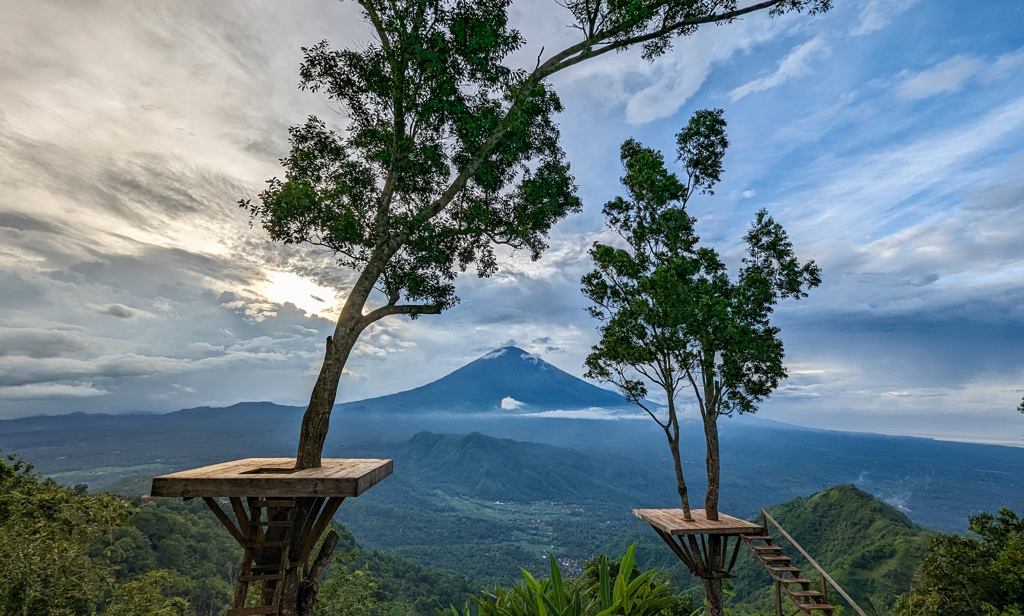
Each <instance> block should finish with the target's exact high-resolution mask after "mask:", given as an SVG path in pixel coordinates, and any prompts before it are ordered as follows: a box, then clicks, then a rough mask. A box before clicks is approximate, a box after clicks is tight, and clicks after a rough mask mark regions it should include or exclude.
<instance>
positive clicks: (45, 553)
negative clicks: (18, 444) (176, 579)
mask: <svg viewBox="0 0 1024 616" xmlns="http://www.w3.org/2000/svg"><path fill="white" fill-rule="evenodd" d="M84 488H85V486H80V487H79V488H77V489H73V488H69V487H67V486H62V485H60V484H58V483H56V482H54V481H53V480H52V479H46V480H40V478H39V476H38V475H37V474H36V473H34V472H33V471H32V466H31V465H30V464H27V463H25V462H24V461H23V460H21V459H20V458H18V457H17V456H14V455H8V456H6V459H4V458H0V580H3V583H2V584H0V614H3V615H5V616H6V615H8V614H10V615H11V616H14V615H21V614H34V615H36V614H37V615H39V616H50V615H53V616H57V615H64V614H91V613H93V610H95V609H96V608H97V607H98V606H99V605H101V603H102V600H103V598H104V595H105V594H106V593H108V592H110V590H111V589H112V588H113V587H114V576H113V568H112V567H111V566H110V563H109V562H107V561H105V560H103V559H98V558H90V554H89V551H90V548H92V547H94V545H95V544H98V543H102V544H104V545H105V544H107V541H105V540H106V539H108V538H109V537H110V536H111V534H112V532H113V531H114V530H115V529H117V528H120V527H124V526H126V525H127V524H128V522H129V519H130V516H131V506H130V505H129V504H128V503H126V502H124V501H123V500H121V499H119V498H116V497H114V496H88V495H86V493H85V489H84Z"/></svg>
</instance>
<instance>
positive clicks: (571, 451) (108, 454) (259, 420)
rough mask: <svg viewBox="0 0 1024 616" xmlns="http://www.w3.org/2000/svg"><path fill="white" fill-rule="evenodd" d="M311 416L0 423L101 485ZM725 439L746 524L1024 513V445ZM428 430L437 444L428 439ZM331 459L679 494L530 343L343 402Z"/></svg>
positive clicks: (18, 444) (515, 492) (694, 485)
mask: <svg viewBox="0 0 1024 616" xmlns="http://www.w3.org/2000/svg"><path fill="white" fill-rule="evenodd" d="M503 400H504V401H505V404H504V407H505V408H502V401H503ZM301 417H302V409H301V408H297V407H284V406H279V405H275V404H271V403H268V402H251V403H241V404H236V405H233V406H231V407H227V408H196V409H187V410H182V411H177V412H173V413H168V414H164V415H141V414H139V415H103V414H94V415H86V414H81V413H78V414H71V415H61V416H39V417H30V418H23V419H17V420H7V421H0V449H3V450H4V452H6V453H10V452H15V453H18V454H20V455H22V456H23V457H24V458H25V459H27V460H29V461H31V462H34V463H35V464H36V466H37V468H38V470H40V471H41V472H43V473H45V474H47V475H51V476H53V477H55V478H56V479H58V480H59V481H63V482H66V483H87V484H89V485H90V486H91V487H93V488H98V487H103V486H106V485H109V484H111V483H112V482H115V481H117V480H120V479H123V478H125V477H128V476H138V475H142V476H150V477H151V476H153V475H155V474H160V473H164V472H168V471H171V470H180V469H183V468H189V467H194V466H199V465H203V464H210V463H213V462H219V461H224V460H228V459H235V458H242V457H263V456H293V455H294V454H295V446H296V442H297V439H298V434H299V424H300V422H301ZM585 417H592V418H600V420H597V419H585ZM721 430H722V435H721V445H722V464H723V469H722V476H723V481H724V485H723V491H722V499H723V500H722V507H723V510H725V511H727V512H732V513H734V514H737V515H752V514H753V513H756V511H757V509H758V507H761V506H764V505H765V504H767V503H776V502H780V501H784V500H787V499H790V498H794V497H797V496H803V495H806V494H809V493H811V492H815V491H817V490H821V489H824V488H826V487H828V486H831V485H836V484H851V483H852V484H856V485H857V486H859V487H861V488H863V489H865V490H867V491H869V492H871V493H873V494H875V495H877V496H879V497H880V498H882V499H884V500H885V501H886V502H888V503H890V504H892V505H895V506H898V507H899V508H900V509H901V510H902V511H904V512H906V513H907V514H908V515H910V516H911V518H912V519H914V520H915V521H916V522H918V523H920V524H923V525H925V526H930V527H933V528H939V529H944V530H963V529H964V528H965V525H966V520H967V516H968V515H970V514H974V513H978V512H980V511H985V510H987V511H994V510H996V509H998V508H999V507H1003V506H1005V507H1010V508H1013V509H1016V510H1018V511H1024V470H1022V469H1024V449H1018V448H1009V447H997V446H989V445H973V444H965V443H948V442H940V441H933V440H930V439H918V438H908V437H889V436H881V435H873V434H854V433H844V432H834V431H827V430H811V429H806V428H799V427H796V426H789V425H786V424H780V423H776V422H770V421H763V420H758V419H757V418H756V417H755V418H746V419H741V420H737V419H727V420H723V421H722V426H721ZM424 431H426V432H430V433H433V435H431V436H424V435H420V436H417V434H418V433H420V432H424ZM472 433H478V434H476V435H472ZM442 434H444V435H449V436H443V437H442V436H441V435H442ZM451 435H458V436H451ZM467 435H469V436H467ZM488 439H490V440H488ZM682 441H683V457H684V461H685V466H684V470H685V472H686V476H687V479H688V482H689V483H690V486H691V492H692V493H693V494H694V495H695V497H694V500H695V501H699V499H700V497H701V494H702V491H703V486H704V483H703V482H704V471H703V457H704V451H703V438H702V434H701V429H700V426H699V424H698V423H697V422H692V423H686V424H685V425H684V426H683V434H682ZM537 443H540V444H543V445H547V446H551V447H546V448H545V447H542V446H541V445H537ZM417 452H420V453H417ZM325 455H328V456H334V457H345V456H348V457H353V456H375V457H394V458H395V459H396V466H395V474H394V475H393V477H392V478H389V479H388V481H387V482H384V483H383V484H382V486H381V487H380V488H375V490H374V492H376V491H378V490H380V491H381V493H382V494H385V493H386V492H387V491H388V490H391V489H392V488H388V487H387V486H388V485H396V486H397V484H399V483H401V482H403V481H405V479H403V478H412V477H415V478H416V481H417V482H421V483H422V485H425V486H434V487H435V488H436V489H439V490H442V491H445V492H460V491H461V493H466V494H475V495H477V496H479V497H482V498H493V499H495V500H499V499H512V500H516V499H518V500H528V499H541V500H543V499H554V497H555V496H558V495H559V494H562V495H571V496H572V497H573V498H577V499H583V498H593V499H601V498H605V499H606V500H609V499H610V500H611V501H615V502H619V503H621V504H622V506H624V507H629V506H633V505H635V504H637V503H638V502H640V501H641V500H642V501H643V502H642V504H643V505H644V506H664V505H666V504H671V503H672V502H673V501H674V500H675V498H676V497H675V496H674V490H672V487H671V486H672V474H671V465H670V463H669V462H668V449H667V446H666V444H665V436H664V434H663V433H662V432H661V430H660V428H658V427H657V426H656V425H655V424H654V422H652V421H650V420H649V419H648V418H646V416H644V415H643V414H642V413H639V412H637V411H635V410H631V409H630V407H628V406H624V401H623V399H622V398H621V397H620V396H618V395H617V394H615V393H614V392H610V391H607V390H604V389H601V388H599V387H595V386H594V385H591V384H589V383H586V382H584V381H582V380H580V379H577V378H576V377H573V376H572V375H569V374H567V373H565V372H563V371H562V370H559V369H558V368H556V367H555V366H552V365H551V364H548V363H547V362H544V361H542V360H540V359H538V358H536V357H535V356H532V355H530V354H528V353H526V352H525V351H523V350H522V349H518V348H516V347H505V348H503V349H498V350H497V351H494V352H492V353H489V354H488V355H485V356H484V357H481V358H480V359H478V360H476V361H474V362H471V363H470V364H468V365H466V366H464V367H462V368H460V369H459V370H456V371H455V372H453V373H451V374H449V375H448V376H446V377H444V378H442V379H439V380H437V381H435V382H433V383H430V384H428V385H424V386H422V387H419V388H416V389H411V390H409V391H405V392H401V393H397V394H393V395H391V396H384V397H381V398H375V399H371V400H363V401H359V402H350V403H346V404H342V405H338V407H337V408H336V411H335V414H334V417H333V420H332V422H331V433H330V435H329V437H328V441H327V446H326V449H325ZM410 480H411V479H410ZM409 494H412V493H411V492H410V493H409ZM602 494H603V496H602ZM421 496H422V494H421ZM371 500H372V499H371ZM626 501H629V502H628V503H627V502H626Z"/></svg>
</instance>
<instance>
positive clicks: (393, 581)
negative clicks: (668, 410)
mask: <svg viewBox="0 0 1024 616" xmlns="http://www.w3.org/2000/svg"><path fill="white" fill-rule="evenodd" d="M770 511H771V512H772V514H773V515H774V516H775V517H776V518H777V519H779V520H780V522H781V523H782V524H783V525H785V526H787V528H789V529H790V530H791V531H793V532H794V534H795V535H796V536H797V537H798V539H799V540H800V541H801V542H802V544H803V545H804V547H806V548H808V549H809V550H810V551H811V553H812V554H814V555H815V556H816V557H818V558H819V560H820V561H821V562H822V563H823V564H824V565H825V566H826V568H828V569H829V570H830V571H831V572H832V573H833V574H835V577H837V578H838V579H839V580H840V582H841V583H842V584H843V585H844V587H846V588H847V590H849V591H850V592H851V593H852V594H853V595H854V597H856V598H857V599H858V600H860V599H861V598H864V600H865V603H866V604H867V605H863V607H867V608H868V609H869V610H870V608H871V607H874V608H876V609H877V611H878V613H880V614H887V613H891V614H892V615H893V616H968V615H971V616H974V615H982V616H1020V615H1021V614H1024V611H1022V610H1024V521H1022V520H1021V519H1020V518H1018V517H1017V516H1016V514H1014V513H1013V512H1011V511H1009V510H1005V509H1004V510H1001V511H1000V512H999V513H998V514H995V515H992V514H982V515H979V516H975V517H972V518H971V533H970V534H968V535H965V536H950V535H940V534H938V533H933V532H931V531H926V530H924V529H921V528H920V527H918V526H916V525H914V524H913V523H912V522H910V520H909V519H907V518H906V517H905V516H903V515H902V514H899V513H898V512H896V511H895V510H893V509H892V508H891V507H888V506H887V505H885V504H884V503H881V502H880V501H878V500H877V499H875V498H873V497H871V496H870V495H868V494H865V493H863V492H861V491H859V490H857V489H856V488H853V487H852V486H839V487H837V488H832V489H830V490H826V491H824V492H821V493H819V494H816V495H813V496H811V497H808V498H805V499H797V500H796V501H792V502H790V503H786V504H784V505H778V506H776V507H773V508H772V509H771V510H770ZM814 529H818V531H817V532H815V531H814ZM338 532H339V533H340V534H341V541H340V542H339V545H338V549H337V550H336V552H335V558H334V560H333V562H332V566H331V568H330V569H329V572H328V574H327V579H326V580H325V581H324V583H323V584H322V586H321V601H320V603H319V605H318V606H317V613H318V614H320V615H323V616H398V615H402V616H405V615H408V614H413V615H415V614H422V615H434V614H436V613H437V611H438V610H447V611H446V612H445V613H447V614H449V615H450V616H455V615H456V614H458V615H459V616H466V615H469V614H476V615H478V616H480V615H484V616H492V615H493V616H504V615H506V614H509V615H511V614H517V615H520V616H528V615H530V614H540V613H546V614H563V615H566V616H569V615H572V616H585V615H589V614H599V613H603V614H609V615H611V614H652V615H653V614H662V615H671V616H678V615H680V614H682V615H685V616H690V615H691V614H692V613H694V611H695V610H696V611H697V612H698V613H699V612H700V606H697V605H694V604H692V602H691V601H690V599H689V596H688V595H689V594H693V593H694V592H695V591H696V592H699V586H694V585H693V584H694V581H693V579H692V578H691V577H690V576H689V575H688V574H687V573H686V572H685V570H683V569H682V568H681V566H680V565H679V564H678V563H676V562H674V561H673V558H672V556H671V554H670V553H669V552H668V550H667V549H665V547H664V546H663V545H659V544H658V543H657V539H656V537H653V535H651V534H650V533H646V534H641V535H637V536H629V535H626V536H623V537H622V543H620V544H618V545H617V546H609V550H610V551H612V552H613V553H616V554H623V553H624V552H625V556H624V557H623V558H622V559H621V560H620V561H612V560H609V559H608V558H607V557H604V556H598V557H596V558H594V559H592V560H590V561H588V562H586V563H585V564H584V565H583V566H582V567H581V568H580V569H582V571H580V570H579V569H577V568H576V566H575V563H570V562H566V561H565V560H564V559H562V560H561V563H562V564H561V566H560V565H559V562H560V561H559V560H555V559H553V558H550V557H549V559H548V562H547V567H546V569H547V571H544V572H542V571H537V570H536V569H534V570H533V571H534V572H533V573H530V572H529V571H526V570H520V572H517V573H516V576H515V577H516V578H518V579H519V581H518V582H514V583H509V582H502V583H500V584H496V585H494V586H493V590H491V591H487V592H483V591H481V590H480V589H481V588H482V587H483V584H480V583H478V582H475V581H471V580H470V579H468V578H466V577H463V576H461V575H457V574H454V573H450V572H447V571H442V570H439V569H433V568H429V567H423V566H420V565H417V564H415V563H413V562H412V561H410V560H407V559H405V558H402V557H399V556H395V555H393V554H390V553H387V552H380V551H371V550H366V549H363V548H361V547H360V546H359V545H358V544H357V543H356V541H355V539H354V537H353V536H352V535H351V534H350V533H348V532H347V531H346V530H344V529H343V528H338ZM632 542H636V543H637V547H636V550H635V558H634V550H633V548H627V547H625V545H626V544H628V543H632ZM480 550H481V551H484V552H486V551H487V546H484V545H481V546H480ZM240 557H241V549H240V548H239V547H238V546H237V545H236V544H235V542H234V540H233V539H231V537H230V536H229V535H228V534H227V532H226V531H225V530H223V529H222V528H221V527H220V525H219V524H218V522H217V521H216V520H215V519H214V517H213V516H212V515H210V514H209V512H208V511H207V510H206V509H205V507H204V506H203V504H202V503H198V502H195V501H192V502H189V503H182V502H179V501H176V500H169V499H168V500H160V501H159V502H156V503H148V504H142V503H141V501H140V500H139V499H138V497H136V498H134V499H132V500H130V501H129V500H126V499H124V498H122V497H119V496H115V495H110V494H103V495H90V494H88V493H87V491H86V490H85V488H84V486H78V487H68V486H64V485H61V484H58V483H56V482H54V481H52V480H49V479H43V478H41V477H39V476H38V474H36V473H34V472H33V471H32V468H31V466H30V465H28V464H26V463H25V462H23V461H22V460H20V459H18V458H17V457H13V456H8V457H7V458H4V459H0V580H3V584H2V585H0V616H72V615H75V616H77V615H82V616H93V615H96V614H104V615H110V616H137V615H141V614H146V615H156V616H214V615H219V614H223V613H224V610H225V608H226V606H227V605H228V603H229V602H230V599H231V595H232V592H233V588H234V578H235V576H236V575H237V573H238V570H237V567H238V564H239V561H240ZM492 557H497V556H492ZM503 558H504V557H503ZM537 560H538V559H537V558H536V556H530V557H529V561H530V562H536V561H537ZM638 562H642V563H644V564H645V565H646V566H647V567H654V568H652V569H648V570H647V571H642V570H641V567H640V566H639V565H638V564H636V563H638ZM517 564H520V565H522V564H528V563H526V562H522V563H517ZM753 565H754V563H752V562H747V561H745V559H741V560H740V562H739V563H738V564H737V568H736V571H735V573H736V574H737V577H736V578H735V579H734V580H733V581H732V582H731V588H730V592H731V593H732V595H733V596H732V597H731V598H730V599H729V601H728V603H729V606H730V608H729V609H728V610H727V614H729V615H730V616H755V615H757V614H760V615H762V616H764V615H766V614H771V613H773V612H774V609H773V608H772V606H771V598H770V596H769V595H770V593H769V590H770V587H769V585H768V582H767V580H766V579H763V574H762V572H760V571H758V570H757V569H756V567H754V566H753ZM915 569H916V573H914V572H915ZM541 573H546V574H548V577H544V576H543V575H541ZM510 577H511V576H510ZM673 587H680V588H681V592H679V591H676V590H675V589H674V588H673ZM908 589H909V592H907V590H908ZM899 593H904V594H902V595H901V596H899V597H897V598H895V605H894V606H893V607H892V609H891V612H890V609H889V607H888V606H890V605H892V604H893V599H894V596H895V595H897V594H899ZM541 605H543V606H544V607H543V609H544V611H543V612H542V611H540V606H541ZM552 606H553V607H554V609H552ZM609 610H610V611H609Z"/></svg>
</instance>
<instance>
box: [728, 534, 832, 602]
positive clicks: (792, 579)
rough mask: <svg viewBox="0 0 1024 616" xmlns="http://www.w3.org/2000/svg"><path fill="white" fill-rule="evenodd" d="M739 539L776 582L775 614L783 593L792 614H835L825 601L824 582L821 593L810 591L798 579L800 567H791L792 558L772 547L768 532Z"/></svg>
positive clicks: (805, 584) (802, 578)
mask: <svg viewBox="0 0 1024 616" xmlns="http://www.w3.org/2000/svg"><path fill="white" fill-rule="evenodd" d="M742 537H743V541H744V542H745V543H746V544H747V546H748V547H749V548H750V550H751V551H752V552H753V553H754V556H755V557H757V560H758V561H759V562H760V563H761V564H762V565H764V568H765V569H767V570H768V573H769V574H770V575H771V576H772V580H773V581H774V582H775V606H776V614H779V615H781V614H782V594H783V593H785V594H786V596H788V597H789V598H790V600H791V601H792V602H793V604H794V605H796V607H797V611H796V612H794V614H796V613H800V614H811V613H812V612H820V613H822V614H826V615H828V616H831V615H832V614H834V613H835V609H836V608H835V606H833V605H832V604H831V603H829V600H828V587H827V585H826V584H825V582H824V579H822V584H821V590H814V589H812V588H811V584H812V581H811V580H809V579H807V578H804V577H802V576H801V570H800V568H799V567H794V566H793V562H792V559H790V557H788V556H786V555H784V554H783V553H782V548H781V547H780V546H777V545H775V540H774V539H773V538H772V537H771V536H770V535H768V533H767V532H765V533H764V534H763V535H742Z"/></svg>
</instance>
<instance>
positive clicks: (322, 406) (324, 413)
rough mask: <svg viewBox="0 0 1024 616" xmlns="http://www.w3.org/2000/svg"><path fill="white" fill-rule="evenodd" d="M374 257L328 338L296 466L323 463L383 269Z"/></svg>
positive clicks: (311, 396)
mask: <svg viewBox="0 0 1024 616" xmlns="http://www.w3.org/2000/svg"><path fill="white" fill-rule="evenodd" d="M375 263H376V261H375V260H374V259H371V260H370V263H368V264H367V266H366V268H365V269H364V270H363V272H362V273H361V274H360V275H359V279H358V280H356V283H355V285H353V287H352V292H351V294H349V296H348V299H347V300H345V307H344V308H342V310H341V314H340V315H339V316H338V324H337V325H336V326H335V328H334V336H333V337H328V338H327V349H326V350H325V352H324V364H323V366H321V367H320V374H319V375H318V376H317V378H316V384H315V385H314V386H313V393H312V394H311V395H310V397H309V406H307V407H306V412H305V413H304V414H303V415H302V430H301V432H300V433H299V447H298V452H297V454H296V457H295V468H296V469H298V470H301V469H305V468H316V467H318V466H320V456H321V455H322V454H323V451H324V441H325V440H327V430H328V428H329V427H330V421H331V411H332V410H333V409H334V401H335V400H336V399H337V397H338V381H339V380H340V379H341V374H342V372H344V371H345V363H346V362H348V356H349V354H350V353H351V352H352V347H354V346H355V344H356V340H358V339H359V334H361V333H362V331H363V329H364V328H365V327H366V325H367V324H368V323H367V322H366V319H364V318H363V306H365V305H366V299H367V298H368V297H369V296H370V292H371V291H372V290H373V285H374V284H375V283H376V282H377V278H379V276H380V271H381V268H380V267H379V266H377V265H375Z"/></svg>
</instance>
